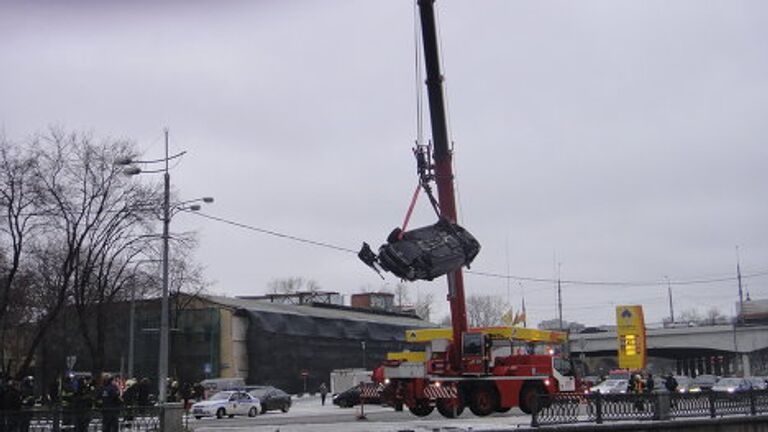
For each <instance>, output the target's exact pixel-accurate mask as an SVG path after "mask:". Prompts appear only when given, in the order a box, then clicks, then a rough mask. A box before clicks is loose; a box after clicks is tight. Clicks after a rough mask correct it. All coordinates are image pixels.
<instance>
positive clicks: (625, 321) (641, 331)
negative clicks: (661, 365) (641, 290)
mask: <svg viewBox="0 0 768 432" xmlns="http://www.w3.org/2000/svg"><path fill="white" fill-rule="evenodd" d="M616 335H617V336H618V342H619V367H620V368H621V369H644V368H645V363H646V346H645V319H644V318H643V307H642V306H638V305H630V306H616Z"/></svg>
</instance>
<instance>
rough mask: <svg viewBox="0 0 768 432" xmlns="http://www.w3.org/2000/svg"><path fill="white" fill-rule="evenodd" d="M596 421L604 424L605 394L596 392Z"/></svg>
mask: <svg viewBox="0 0 768 432" xmlns="http://www.w3.org/2000/svg"><path fill="white" fill-rule="evenodd" d="M595 423H597V424H603V395H602V393H600V392H597V393H595Z"/></svg>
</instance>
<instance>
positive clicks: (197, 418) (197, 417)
mask: <svg viewBox="0 0 768 432" xmlns="http://www.w3.org/2000/svg"><path fill="white" fill-rule="evenodd" d="M201 418H203V416H195V419H196V420H200V419H201Z"/></svg>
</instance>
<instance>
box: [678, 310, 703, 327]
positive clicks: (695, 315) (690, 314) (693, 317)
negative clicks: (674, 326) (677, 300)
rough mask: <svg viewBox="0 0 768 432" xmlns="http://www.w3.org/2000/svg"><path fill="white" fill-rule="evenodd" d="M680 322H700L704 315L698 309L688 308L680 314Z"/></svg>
mask: <svg viewBox="0 0 768 432" xmlns="http://www.w3.org/2000/svg"><path fill="white" fill-rule="evenodd" d="M679 317H680V318H678V321H679V322H683V323H692V324H698V323H699V322H701V320H702V316H701V314H700V313H699V311H698V310H696V309H686V310H684V311H683V312H682V313H680V315H679Z"/></svg>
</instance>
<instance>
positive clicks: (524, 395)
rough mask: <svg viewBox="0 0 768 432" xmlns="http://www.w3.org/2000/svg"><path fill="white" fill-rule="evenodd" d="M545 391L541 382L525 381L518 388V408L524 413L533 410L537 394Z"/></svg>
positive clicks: (539, 394) (537, 400) (537, 397)
mask: <svg viewBox="0 0 768 432" xmlns="http://www.w3.org/2000/svg"><path fill="white" fill-rule="evenodd" d="M546 393H547V390H546V389H545V388H544V386H542V385H541V383H535V384H534V383H526V384H525V385H524V386H523V389H522V390H520V410H521V411H522V412H524V413H526V414H531V413H532V412H533V407H534V405H535V404H536V403H538V402H539V396H541V395H544V394H546Z"/></svg>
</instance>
